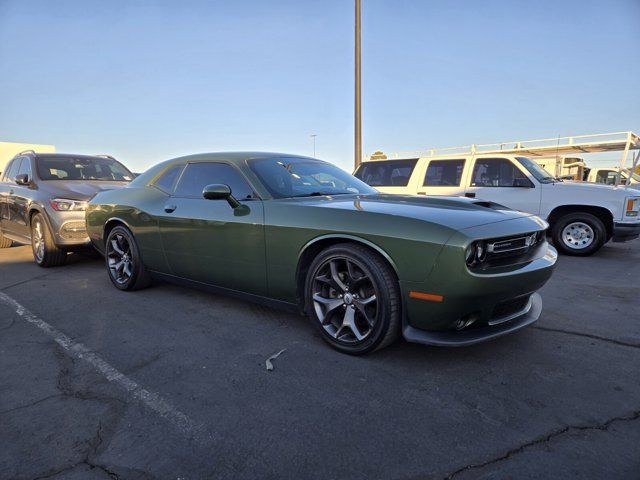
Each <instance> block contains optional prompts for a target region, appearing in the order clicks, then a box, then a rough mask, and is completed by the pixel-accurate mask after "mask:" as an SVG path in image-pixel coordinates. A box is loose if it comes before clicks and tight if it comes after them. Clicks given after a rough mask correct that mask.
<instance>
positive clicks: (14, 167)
mask: <svg viewBox="0 0 640 480" xmlns="http://www.w3.org/2000/svg"><path fill="white" fill-rule="evenodd" d="M20 163H22V157H18V158H15V159H14V160H13V161H12V162H11V165H9V168H8V169H7V173H6V174H5V177H4V180H5V181H6V182H13V181H15V179H16V175H17V174H18V169H19V168H20Z"/></svg>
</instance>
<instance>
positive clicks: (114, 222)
mask: <svg viewBox="0 0 640 480" xmlns="http://www.w3.org/2000/svg"><path fill="white" fill-rule="evenodd" d="M118 225H122V226H123V227H126V228H128V229H129V231H131V232H132V233H133V229H132V228H131V226H130V225H129V224H128V223H127V222H126V221H125V220H123V219H122V218H120V217H111V218H110V219H109V220H107V221H106V222H104V227H102V244H103V245H104V244H105V242H106V241H107V237H108V236H109V233H110V232H111V230H113V229H114V228H115V227H117V226H118Z"/></svg>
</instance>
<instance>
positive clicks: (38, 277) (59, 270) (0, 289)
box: [0, 267, 65, 291]
mask: <svg viewBox="0 0 640 480" xmlns="http://www.w3.org/2000/svg"><path fill="white" fill-rule="evenodd" d="M63 270H65V268H64V267H62V268H57V269H56V270H55V271H53V272H49V273H43V274H42V275H37V276H35V277H31V278H27V279H26V280H21V281H19V282H16V283H12V284H11V285H7V286H6V287H2V288H0V291H5V290H9V289H10V288H14V287H18V286H20V285H24V284H25V283H29V282H32V281H34V280H40V279H41V278H44V277H48V276H49V275H54V274H56V273H58V272H61V271H63Z"/></svg>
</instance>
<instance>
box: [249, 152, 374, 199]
mask: <svg viewBox="0 0 640 480" xmlns="http://www.w3.org/2000/svg"><path fill="white" fill-rule="evenodd" d="M249 167H250V168H251V170H252V171H253V172H254V173H255V174H256V175H257V176H258V178H259V179H260V181H261V182H262V184H263V185H264V186H265V188H266V189H267V190H269V193H271V195H273V197H274V198H288V197H311V196H316V195H343V194H354V193H356V194H357V193H368V194H374V193H377V192H376V190H374V189H373V188H371V187H370V186H369V185H367V184H366V183H364V182H362V181H360V180H358V179H357V178H355V177H354V176H352V175H350V174H348V173H347V172H345V171H344V170H342V169H340V168H338V167H336V166H335V165H332V164H330V163H327V162H323V161H320V160H313V159H310V158H304V157H281V158H263V159H259V160H250V161H249Z"/></svg>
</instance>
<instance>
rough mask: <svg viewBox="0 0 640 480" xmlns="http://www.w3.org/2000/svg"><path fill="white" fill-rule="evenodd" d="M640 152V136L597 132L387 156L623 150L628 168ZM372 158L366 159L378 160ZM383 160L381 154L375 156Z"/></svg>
mask: <svg viewBox="0 0 640 480" xmlns="http://www.w3.org/2000/svg"><path fill="white" fill-rule="evenodd" d="M639 149H640V136H638V135H637V134H635V133H633V132H631V131H628V132H614V133H598V134H595V135H575V136H571V137H556V138H543V139H541V140H524V141H513V142H500V143H487V144H483V145H482V144H481V145H476V144H474V145H466V146H462V147H448V148H432V149H427V150H413V151H405V152H397V153H391V154H387V155H386V158H388V159H396V158H397V159H400V158H416V157H418V158H419V157H436V156H442V155H463V154H465V155H468V154H472V155H475V154H477V155H480V154H487V153H489V154H491V153H494V154H499V153H500V154H505V155H522V156H528V157H544V156H551V155H575V154H581V153H598V152H619V151H622V152H623V154H622V159H621V161H620V168H625V165H626V162H627V156H628V154H629V151H630V150H639ZM371 157H372V156H371V155H369V156H368V157H367V160H375V158H371ZM376 157H377V158H380V156H379V155H377V156H376Z"/></svg>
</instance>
